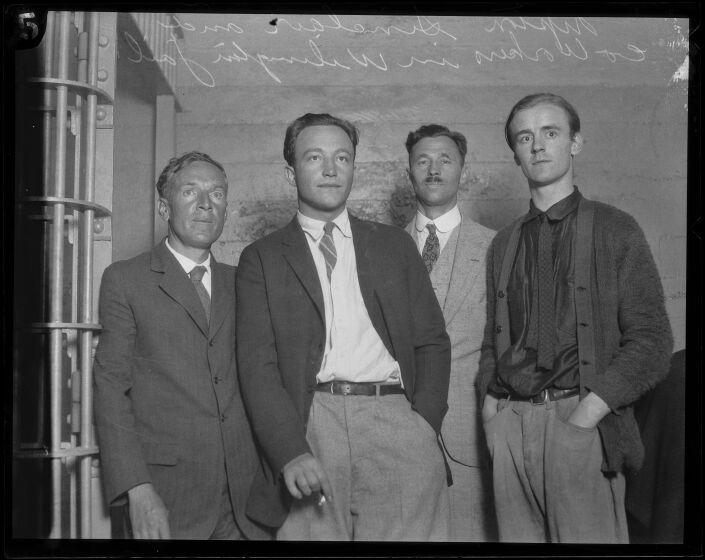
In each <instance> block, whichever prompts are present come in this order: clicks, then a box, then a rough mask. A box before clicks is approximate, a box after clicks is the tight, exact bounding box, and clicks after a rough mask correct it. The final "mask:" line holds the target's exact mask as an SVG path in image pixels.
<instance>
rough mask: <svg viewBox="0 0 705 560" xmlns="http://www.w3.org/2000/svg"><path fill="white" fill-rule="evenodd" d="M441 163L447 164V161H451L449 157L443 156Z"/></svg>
mask: <svg viewBox="0 0 705 560" xmlns="http://www.w3.org/2000/svg"><path fill="white" fill-rule="evenodd" d="M441 163H445V164H449V163H451V161H450V160H449V159H447V158H445V159H442V160H441Z"/></svg>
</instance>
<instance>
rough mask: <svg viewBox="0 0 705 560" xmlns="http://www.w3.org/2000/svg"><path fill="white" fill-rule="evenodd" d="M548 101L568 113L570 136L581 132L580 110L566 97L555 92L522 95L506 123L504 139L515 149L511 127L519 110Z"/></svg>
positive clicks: (573, 136)
mask: <svg viewBox="0 0 705 560" xmlns="http://www.w3.org/2000/svg"><path fill="white" fill-rule="evenodd" d="M544 103H548V104H549V105H555V106H556V107H560V108H561V109H563V110H564V111H565V113H566V116H567V117H568V127H569V128H570V137H571V138H575V135H576V134H577V133H578V132H580V117H579V116H578V112H577V111H576V110H575V107H573V106H572V105H571V104H570V103H569V102H568V101H567V100H566V99H565V98H564V97H561V96H560V95H558V94H555V93H532V94H531V95H527V96H526V97H522V98H521V99H520V100H519V101H517V102H516V104H515V105H514V107H512V110H511V111H510V112H509V116H508V117H507V121H506V122H505V123H504V139H505V140H506V141H507V144H509V147H510V148H511V149H512V151H514V142H513V141H512V138H511V136H510V132H509V127H510V126H511V125H512V121H513V120H514V117H515V116H516V114H517V113H518V112H519V111H523V110H524V109H529V108H531V107H535V106H536V105H542V104H544Z"/></svg>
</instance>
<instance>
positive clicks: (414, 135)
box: [405, 124, 468, 161]
mask: <svg viewBox="0 0 705 560" xmlns="http://www.w3.org/2000/svg"><path fill="white" fill-rule="evenodd" d="M438 136H447V137H448V138H450V139H451V140H452V141H453V142H455V145H456V146H457V147H458V151H459V152H460V159H461V160H462V161H465V156H466V154H467V153H468V141H467V140H466V139H465V136H463V135H462V134H461V133H460V132H456V131H454V130H450V129H449V128H448V127H447V126H443V125H441V124H425V125H423V126H420V127H419V128H417V129H416V130H414V131H413V132H409V135H408V136H407V137H406V143H405V145H406V151H407V152H409V156H411V150H413V149H414V146H415V145H416V143H417V142H419V141H420V140H421V139H422V138H436V137H438Z"/></svg>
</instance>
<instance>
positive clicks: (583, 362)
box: [580, 360, 590, 366]
mask: <svg viewBox="0 0 705 560" xmlns="http://www.w3.org/2000/svg"><path fill="white" fill-rule="evenodd" d="M580 363H581V364H582V365H584V366H586V365H588V364H589V363H590V362H588V361H587V360H580Z"/></svg>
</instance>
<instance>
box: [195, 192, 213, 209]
mask: <svg viewBox="0 0 705 560" xmlns="http://www.w3.org/2000/svg"><path fill="white" fill-rule="evenodd" d="M198 207H199V208H204V209H205V210H209V209H210V208H212V207H213V201H212V200H211V197H210V196H209V194H208V193H207V192H205V191H201V192H200V193H199V194H198Z"/></svg>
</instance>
